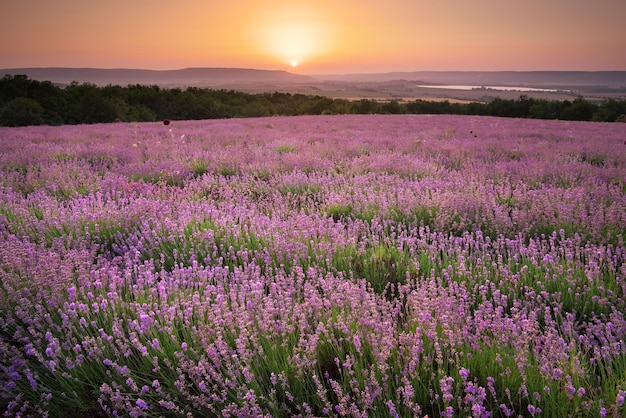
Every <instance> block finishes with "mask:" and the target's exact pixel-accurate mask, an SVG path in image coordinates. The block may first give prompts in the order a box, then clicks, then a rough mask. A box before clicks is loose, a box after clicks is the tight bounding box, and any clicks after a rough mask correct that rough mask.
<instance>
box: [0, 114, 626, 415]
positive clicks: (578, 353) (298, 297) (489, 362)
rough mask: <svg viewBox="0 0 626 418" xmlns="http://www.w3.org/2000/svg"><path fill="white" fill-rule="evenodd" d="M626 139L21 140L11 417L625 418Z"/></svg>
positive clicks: (597, 131) (180, 134)
mask: <svg viewBox="0 0 626 418" xmlns="http://www.w3.org/2000/svg"><path fill="white" fill-rule="evenodd" d="M625 139H626V125H625V124H618V123H592V122H564V121H554V120H551V121H545V120H522V119H504V118H495V117H478V116H475V117H474V116H450V115H436V116H435V115H419V116H416V115H367V116H354V115H342V116H299V117H274V118H257V119H229V120H211V121H207V120H205V121H173V122H172V123H171V124H169V125H164V124H163V123H161V122H159V123H117V124H101V125H75V126H56V127H50V126H37V127H23V128H0V171H1V176H0V410H2V411H3V412H4V416H11V417H13V416H16V417H17V416H50V417H58V416H91V417H98V416H131V417H150V416H164V417H177V416H196V417H205V416H206V417H211V416H223V417H256V416H266V417H287V416H302V417H318V416H351V417H413V416H431V417H437V416H443V417H465V416H473V417H489V416H492V417H512V416H594V417H597V416H609V417H618V416H624V414H626V407H625V406H624V402H625V398H626V342H625V339H626V317H625V312H626V264H625V259H626V244H625V242H624V236H625V235H626V143H625V142H624V141H625Z"/></svg>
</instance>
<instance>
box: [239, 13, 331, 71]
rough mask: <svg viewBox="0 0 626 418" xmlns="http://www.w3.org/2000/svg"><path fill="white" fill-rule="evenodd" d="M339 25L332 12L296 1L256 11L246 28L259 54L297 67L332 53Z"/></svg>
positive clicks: (252, 46) (273, 60) (276, 61)
mask: <svg viewBox="0 0 626 418" xmlns="http://www.w3.org/2000/svg"><path fill="white" fill-rule="evenodd" d="M295 3H297V5H296V4H295ZM336 27H337V25H336V24H335V22H334V19H333V18H332V14H329V13H324V12H323V11H321V10H319V9H317V8H315V7H312V6H311V7H308V6H307V7H305V6H302V5H301V3H300V2H294V4H292V5H291V6H285V7H281V8H262V9H261V10H259V11H255V14H254V17H253V18H252V20H251V21H250V24H249V25H247V26H246V30H245V31H246V33H247V36H248V37H249V38H248V39H249V40H250V45H251V49H252V50H254V51H255V52H256V53H257V54H258V55H260V56H264V57H267V59H269V60H271V62H274V63H275V64H278V63H282V65H286V66H289V67H291V68H295V67H300V66H301V65H302V63H307V65H308V64H309V63H311V62H315V60H317V59H319V58H320V57H322V56H326V55H327V54H329V52H330V51H331V50H332V49H333V48H335V44H336V40H337V39H338V38H339V36H338V34H337V30H336Z"/></svg>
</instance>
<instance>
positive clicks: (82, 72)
mask: <svg viewBox="0 0 626 418" xmlns="http://www.w3.org/2000/svg"><path fill="white" fill-rule="evenodd" d="M5 74H12V75H15V74H23V75H26V76H27V77H28V78H30V79H32V80H40V81H51V82H53V83H56V84H62V85H63V84H70V83H71V82H73V81H76V82H78V83H93V84H96V85H98V86H105V85H108V84H113V85H121V86H125V85H129V84H144V85H160V86H197V87H227V86H232V85H242V84H272V85H281V84H294V83H300V84H301V83H307V82H312V81H315V79H314V78H312V77H309V76H306V75H298V74H292V73H289V72H287V71H270V70H255V69H246V68H185V69H181V70H140V69H121V68H119V69H118V68H116V69H102V68H63V67H51V68H11V69H4V70H0V76H4V75H5Z"/></svg>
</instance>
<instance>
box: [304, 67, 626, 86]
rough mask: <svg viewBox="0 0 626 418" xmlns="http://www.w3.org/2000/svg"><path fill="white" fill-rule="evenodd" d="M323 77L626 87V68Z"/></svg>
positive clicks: (335, 77)
mask: <svg viewBox="0 0 626 418" xmlns="http://www.w3.org/2000/svg"><path fill="white" fill-rule="evenodd" d="M315 78H317V79H319V80H328V81H344V82H365V83H367V82H386V81H394V80H415V81H419V82H422V83H424V84H461V85H477V86H481V85H492V86H527V87H542V88H563V87H567V86H606V87H615V88H620V87H621V88H624V87H626V71H414V72H392V73H381V74H346V75H319V76H317V75H316V76H315Z"/></svg>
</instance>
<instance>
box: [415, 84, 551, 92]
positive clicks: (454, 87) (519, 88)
mask: <svg viewBox="0 0 626 418" xmlns="http://www.w3.org/2000/svg"><path fill="white" fill-rule="evenodd" d="M417 87H424V88H428V89H446V90H499V91H544V92H549V93H556V92H558V91H563V90H557V89H542V88H535V87H522V86H470V85H453V84H446V85H437V86H424V85H421V84H418V85H417Z"/></svg>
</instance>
